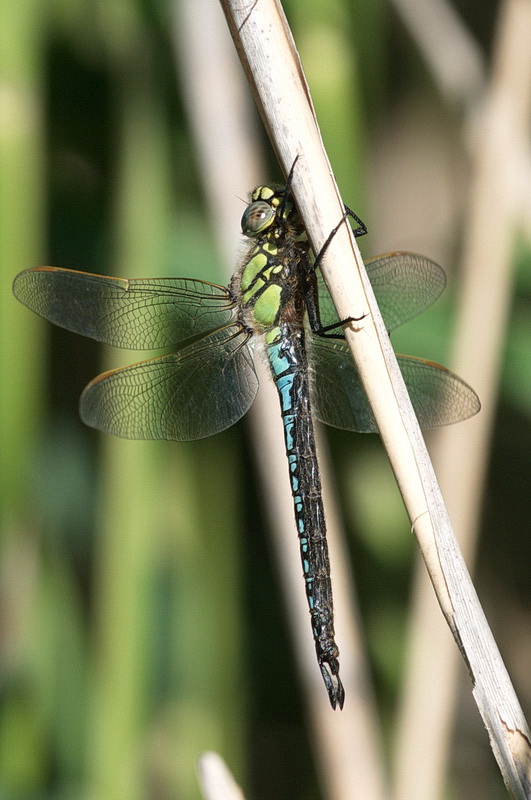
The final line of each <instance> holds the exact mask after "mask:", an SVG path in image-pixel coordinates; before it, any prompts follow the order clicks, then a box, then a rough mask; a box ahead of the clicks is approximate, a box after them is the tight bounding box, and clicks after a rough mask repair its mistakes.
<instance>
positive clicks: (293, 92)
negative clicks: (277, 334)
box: [222, 0, 531, 799]
mask: <svg viewBox="0 0 531 800" xmlns="http://www.w3.org/2000/svg"><path fill="white" fill-rule="evenodd" d="M222 5H223V8H224V10H225V13H226V15H227V19H228V22H229V26H230V28H231V32H232V34H233V37H234V39H235V42H236V46H237V48H238V51H239V54H240V57H241V59H242V62H243V64H244V68H245V70H246V72H247V75H248V77H249V80H250V82H251V85H252V86H253V90H254V91H255V93H256V97H257V101H258V103H259V107H260V111H261V113H262V115H263V118H264V122H265V123H266V125H267V127H268V130H269V132H270V135H271V138H272V140H273V141H274V143H275V147H276V149H277V152H278V155H279V159H280V161H281V163H282V165H283V167H284V169H285V170H286V171H287V170H288V169H289V168H290V167H291V165H292V163H293V161H294V159H295V157H296V156H300V159H299V161H300V170H299V169H297V170H296V171H295V176H294V181H293V189H294V194H295V196H296V199H297V204H298V208H299V211H300V212H301V214H302V216H303V218H304V220H305V224H306V227H307V230H308V233H309V236H310V239H311V241H312V243H313V244H314V249H315V250H316V251H317V252H318V251H319V249H320V247H321V246H322V244H323V243H324V241H325V240H326V237H327V235H328V233H329V232H330V230H332V228H333V227H334V226H335V225H336V224H337V222H338V220H339V219H340V218H341V214H342V204H341V201H340V198H339V196H338V193H337V189H336V188H335V187H334V184H333V180H332V177H331V174H330V168H329V165H328V162H327V159H326V156H325V154H324V152H323V149H322V143H321V140H320V135H319V131H318V128H317V124H316V121H315V116H314V114H313V109H312V106H311V101H310V99H309V93H308V88H307V85H306V83H305V81H304V76H303V75H302V70H301V66H300V63H299V61H298V59H297V56H296V51H295V47H294V43H293V40H292V38H291V36H290V33H289V29H288V27H287V22H286V20H285V17H284V15H283V13H282V10H281V8H280V6H279V4H278V3H275V2H273V0H260V2H254V3H252V4H249V3H247V2H242V0H222ZM279 87H283V91H279ZM298 166H299V164H298ZM353 262H354V263H355V268H351V266H350V265H351V264H353ZM332 265H333V269H332ZM322 266H323V274H324V276H325V279H326V281H327V284H328V286H329V289H330V291H331V293H332V296H333V298H334V302H335V304H336V308H337V310H338V313H339V316H340V318H341V319H346V318H354V319H356V320H358V322H356V323H354V324H351V325H349V326H347V327H346V328H345V335H346V338H347V341H348V343H349V345H350V347H351V350H352V352H353V356H354V358H355V361H356V366H357V368H358V371H359V373H360V376H361V379H362V381H363V384H364V387H365V390H366V393H367V396H368V398H369V401H370V402H371V405H372V408H373V412H374V415H375V418H376V420H377V423H378V427H379V430H380V433H381V436H382V440H383V442H384V444H385V447H386V449H387V452H388V455H389V458H390V461H391V464H392V467H393V470H394V472H395V476H396V479H397V482H398V485H399V487H400V491H401V493H402V495H403V498H404V502H405V505H406V508H407V510H408V514H409V516H410V519H411V522H412V527H413V530H414V532H415V535H416V536H417V539H418V541H419V544H420V547H421V551H422V554H423V557H424V559H425V562H426V566H427V568H428V571H429V573H430V577H431V580H432V583H433V585H434V588H435V591H436V594H437V598H438V601H439V604H440V605H441V609H442V611H443V613H444V615H445V618H446V620H447V623H448V625H449V627H450V629H451V631H452V633H453V635H454V638H455V639H456V642H457V643H458V645H459V648H460V651H461V653H462V655H463V657H464V658H465V660H466V663H467V665H468V667H469V670H470V674H471V678H472V681H473V694H474V698H475V700H476V703H477V705H478V708H479V711H480V713H481V715H482V718H483V721H484V723H485V725H486V727H487V730H488V732H489V736H490V741H491V746H492V749H493V752H494V755H495V757H496V759H497V761H498V765H499V767H500V770H501V772H502V775H503V778H504V781H505V783H506V785H507V787H508V788H509V790H510V791H511V792H512V794H513V795H514V796H515V797H519V798H522V799H523V798H526V797H528V796H529V790H530V786H531V769H530V765H531V753H530V749H529V741H530V738H531V736H530V732H529V729H528V726H527V722H526V720H525V718H524V716H523V713H522V711H521V709H520V706H519V704H518V700H517V698H516V695H515V693H514V690H513V687H512V685H511V683H510V680H509V677H508V675H507V672H506V670H505V667H504V665H503V662H502V660H501V657H500V655H499V652H498V649H497V647H496V645H495V642H494V640H493V638H492V634H491V632H490V630H489V628H488V625H487V622H486V620H485V617H484V614H483V612H482V609H481V607H480V605H479V602H478V599H477V595H476V593H475V591H474V588H473V585H472V582H471V580H470V578H469V575H468V573H467V571H466V568H465V566H464V562H463V559H462V556H461V554H460V552H459V548H458V546H457V543H456V541H455V537H454V534H453V531H452V528H451V524H450V521H449V518H448V514H447V511H446V508H445V506H444V501H443V499H442V496H441V493H440V490H439V487H438V485H437V482H436V479H435V475H434V472H433V468H432V466H431V463H430V460H429V457H428V455H427V451H426V448H425V445H424V442H423V440H422V436H421V433H420V430H419V428H418V423H417V422H416V419H415V417H414V414H413V411H412V408H411V403H410V401H409V397H408V395H407V392H406V390H405V386H404V384H403V380H402V376H401V374H400V371H399V369H398V366H397V364H396V359H395V358H394V354H393V352H392V348H391V346H390V343H389V338H388V336H387V332H386V331H385V327H384V326H383V323H382V321H381V317H380V315H379V312H378V309H377V307H376V305H375V302H374V298H373V295H372V290H371V287H370V283H369V281H368V279H367V277H366V275H365V274H364V271H363V265H362V262H361V258H360V256H359V252H358V251H357V247H356V244H355V242H354V241H353V240H352V237H351V236H349V232H348V231H347V229H346V226H343V228H342V229H341V230H340V231H339V233H338V235H337V236H336V237H335V238H334V240H333V241H332V243H331V245H330V248H329V250H328V251H327V257H326V258H325V259H324V261H323V265H322Z"/></svg>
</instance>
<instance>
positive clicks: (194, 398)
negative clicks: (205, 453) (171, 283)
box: [80, 325, 258, 441]
mask: <svg viewBox="0 0 531 800" xmlns="http://www.w3.org/2000/svg"><path fill="white" fill-rule="evenodd" d="M248 340H249V334H248V333H247V332H246V331H245V330H244V329H242V328H241V327H240V326H237V325H231V326H228V327H226V328H222V329H221V330H217V331H214V332H213V333H211V334H210V335H209V336H208V337H206V338H204V339H201V340H200V341H197V342H193V343H192V344H190V345H188V346H187V347H184V348H183V349H182V350H180V351H179V352H177V353H174V354H172V355H167V356H161V357H160V358H154V359H150V360H149V361H143V362H141V363H139V364H133V365H132V366H130V367H124V368H123V369H116V370H113V371H112V372H105V373H103V375H99V376H98V377H97V378H95V379H94V380H93V381H92V382H91V383H89V385H88V386H87V387H86V389H85V390H84V392H83V394H82V395H81V400H80V414H81V418H82V420H83V421H84V422H85V423H86V424H87V425H90V426H91V427H93V428H98V429H99V430H101V431H104V432H105V433H112V434H114V435H115V436H121V437H123V438H126V439H175V440H177V441H190V440H193V439H201V438H203V437H205V436H211V435H212V434H214V433H218V432H219V431H222V430H224V429H225V428H228V427H230V426H231V425H233V424H234V423H235V422H236V421H237V420H239V419H240V417H242V416H243V414H245V412H246V411H247V409H248V408H249V406H250V405H251V403H252V402H253V399H254V397H255V395H256V392H257V389H258V379H257V377H256V374H255V372H254V367H253V363H252V355H251V351H250V348H249V345H248Z"/></svg>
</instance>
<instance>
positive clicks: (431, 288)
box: [319, 253, 446, 331]
mask: <svg viewBox="0 0 531 800" xmlns="http://www.w3.org/2000/svg"><path fill="white" fill-rule="evenodd" d="M365 266H366V268H367V274H368V275H369V279H370V282H371V284H372V288H373V289H374V294H375V296H376V300H377V301H378V305H379V307H380V311H381V312H382V317H383V319H384V322H385V327H386V328H387V330H388V331H392V330H393V329H394V328H397V327H398V326H399V325H402V323H404V322H406V321H407V320H408V319H411V318H412V317H415V316H416V315H417V314H420V312H421V311H424V309H426V308H428V307H429V306H431V304H432V303H434V302H435V300H436V299H437V298H438V297H439V295H440V294H441V292H442V291H443V290H444V287H445V286H446V275H445V274H444V271H443V270H442V269H441V267H439V265H438V264H436V263H435V261H431V259H429V258H426V257H425V256H420V255H417V254H416V253H387V254H386V255H383V256H377V257H376V258H371V259H369V260H368V261H366V262H365ZM319 311H320V316H321V324H322V325H323V326H324V327H327V326H328V325H334V324H335V323H336V322H337V320H338V317H337V313H336V310H335V308H334V304H333V302H332V298H331V297H330V294H329V293H328V289H327V288H326V286H325V283H324V280H323V278H322V276H321V275H319Z"/></svg>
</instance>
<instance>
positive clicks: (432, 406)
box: [396, 356, 481, 428]
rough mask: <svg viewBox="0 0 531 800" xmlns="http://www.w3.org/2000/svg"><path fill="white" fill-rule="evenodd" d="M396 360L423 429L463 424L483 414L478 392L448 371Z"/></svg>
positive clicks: (409, 358) (407, 358) (405, 359)
mask: <svg viewBox="0 0 531 800" xmlns="http://www.w3.org/2000/svg"><path fill="white" fill-rule="evenodd" d="M396 358H397V361H398V365H399V367H400V370H401V372H402V375H403V376H404V381H405V383H406V386H407V388H408V391H409V395H410V397H411V402H412V403H413V408H414V409H415V413H416V415H417V417H418V420H419V423H420V427H421V428H438V427H439V426H441V425H451V424H452V423H454V422H462V421H463V420H465V419H469V418H470V417H473V416H474V415H475V414H477V413H478V411H479V410H480V408H481V403H480V402H479V397H478V396H477V394H476V393H475V391H474V390H473V389H472V388H471V387H470V386H469V385H468V383H465V381H464V380H462V379H461V378H460V377H459V376H458V375H456V374H455V373H453V372H450V370H449V369H446V367H442V366H441V365H440V364H435V363H434V362H433V361H426V360H425V359H423V358H415V357H414V356H397V357H396Z"/></svg>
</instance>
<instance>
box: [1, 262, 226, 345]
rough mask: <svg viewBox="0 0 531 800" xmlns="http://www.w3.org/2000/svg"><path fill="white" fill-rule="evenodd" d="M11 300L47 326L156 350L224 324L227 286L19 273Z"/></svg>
mask: <svg viewBox="0 0 531 800" xmlns="http://www.w3.org/2000/svg"><path fill="white" fill-rule="evenodd" d="M13 292H14V294H15V297H17V299H18V300H20V301H21V302H22V303H24V305H26V306H28V308H30V309H31V310H32V311H35V312H36V313H37V314H40V315H41V316H42V317H45V318H46V319H47V320H49V321H50V322H53V323H55V324H56V325H59V326H60V327H62V328H66V329H67V330H69V331H73V332H74V333H80V334H82V335H83V336H90V337H91V338H93V339H96V340H97V341H100V342H106V343H107V344H111V345H113V346H115V347H125V348H129V349H132V350H155V349H158V348H162V347H171V346H172V345H175V344H177V343H178V342H180V341H182V340H184V339H189V338H192V337H194V336H199V335H201V334H204V333H206V332H209V331H212V330H214V329H215V328H217V327H220V326H222V325H226V324H227V323H229V322H230V320H231V319H232V318H233V316H234V303H233V300H232V298H231V296H230V294H229V292H228V290H227V289H226V288H224V287H223V286H217V285H216V284H212V283H205V282H204V281H198V280H193V279H191V278H159V279H151V278H146V279H137V278H135V279H131V280H128V279H125V278H112V277H107V276H104V275H93V274H91V273H88V272H77V271H76V270H71V269H61V268H59V267H37V268H35V269H27V270H25V271H24V272H21V273H20V274H19V275H17V277H16V278H15V281H14V283H13Z"/></svg>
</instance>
